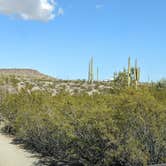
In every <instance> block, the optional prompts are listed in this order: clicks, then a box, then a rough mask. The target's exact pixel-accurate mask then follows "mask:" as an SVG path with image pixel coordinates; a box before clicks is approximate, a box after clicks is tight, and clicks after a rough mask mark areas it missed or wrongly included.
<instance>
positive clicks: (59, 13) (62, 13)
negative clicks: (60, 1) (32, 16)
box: [57, 8, 64, 16]
mask: <svg viewBox="0 0 166 166" xmlns="http://www.w3.org/2000/svg"><path fill="white" fill-rule="evenodd" d="M57 15H58V16H63V15H64V10H63V9H62V8H59V9H58V14H57Z"/></svg>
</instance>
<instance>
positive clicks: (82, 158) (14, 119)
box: [0, 70, 166, 166]
mask: <svg viewBox="0 0 166 166" xmlns="http://www.w3.org/2000/svg"><path fill="white" fill-rule="evenodd" d="M15 79H16V78H15ZM15 79H14V80H15ZM8 80H10V79H8ZM12 80H13V77H12ZM129 81H130V84H131V86H129V85H128V83H129ZM1 82H3V81H1ZM39 82H40V83H39ZM41 82H42V81H34V82H33V81H32V80H31V82H30V81H29V84H28V86H25V87H24V88H21V89H20V90H19V91H16V92H15V93H9V92H6V91H1V103H0V114H1V119H3V121H4V124H5V127H4V128H3V130H4V131H5V132H8V133H9V134H13V135H15V137H16V140H17V141H18V142H21V143H23V144H24V145H25V146H26V147H28V148H29V149H31V150H34V151H35V152H39V153H40V154H42V156H43V160H45V161H47V164H50V165H83V166H146V165H150V164H160V163H165V162H166V120H165V119H166V86H165V80H164V79H162V80H161V81H159V82H157V83H144V84H142V83H139V84H138V83H137V84H136V86H137V87H135V82H134V80H132V79H131V80H128V71H126V70H124V71H123V72H120V73H117V74H115V77H114V80H113V81H111V82H106V83H104V82H95V81H93V83H92V81H91V82H90V84H89V83H87V82H85V81H81V80H78V81H62V80H56V81H55V80H54V81H52V82H51V83H48V80H47V83H46V84H47V85H48V86H45V87H47V88H45V89H44V88H43V89H42V90H41V85H43V84H44V82H46V81H43V84H42V83H41ZM132 82H133V84H132ZM23 83H25V81H23ZM23 83H22V84H23ZM37 83H38V84H37ZM8 84H10V83H8ZM17 84H18V82H17V81H16V80H15V81H14V84H13V86H14V85H15V86H16V85H17ZM30 85H31V86H30ZM32 85H33V86H34V85H35V87H36V86H38V87H39V89H36V90H32V87H33V86H32ZM55 86H56V87H57V89H58V88H59V87H62V88H61V90H60V91H59V92H58V93H56V95H55V94H53V93H52V91H49V90H48V89H49V88H50V89H52V88H53V89H54V88H55ZM66 87H68V88H69V89H77V88H79V89H80V91H72V93H71V92H70V91H66V90H65V89H66ZM80 87H81V88H80ZM103 87H104V88H103ZM106 87H109V88H106ZM100 88H101V89H102V88H103V90H101V89H100ZM92 90H96V91H94V93H88V92H91V91H92ZM74 92H75V93H74Z"/></svg>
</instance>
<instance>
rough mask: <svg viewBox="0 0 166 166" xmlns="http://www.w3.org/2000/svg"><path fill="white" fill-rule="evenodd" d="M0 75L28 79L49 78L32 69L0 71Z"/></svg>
mask: <svg viewBox="0 0 166 166" xmlns="http://www.w3.org/2000/svg"><path fill="white" fill-rule="evenodd" d="M0 75H3V76H16V77H29V78H51V77H50V76H47V75H45V74H42V73H40V72H39V71H37V70H33V69H0Z"/></svg>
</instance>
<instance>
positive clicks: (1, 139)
mask: <svg viewBox="0 0 166 166" xmlns="http://www.w3.org/2000/svg"><path fill="white" fill-rule="evenodd" d="M11 142H12V139H11V138H10V137H8V136H5V135H2V134H1V133H0V166H35V162H37V159H36V158H34V157H33V155H32V154H30V153H28V152H26V151H25V150H23V149H21V148H20V147H19V146H17V145H14V144H12V143H11Z"/></svg>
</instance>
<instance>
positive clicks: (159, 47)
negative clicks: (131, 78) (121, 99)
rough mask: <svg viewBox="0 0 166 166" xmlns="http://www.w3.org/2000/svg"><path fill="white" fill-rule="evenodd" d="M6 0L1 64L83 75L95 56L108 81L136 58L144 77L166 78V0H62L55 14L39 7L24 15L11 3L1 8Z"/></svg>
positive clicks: (1, 15)
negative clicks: (130, 60) (42, 10)
mask: <svg viewBox="0 0 166 166" xmlns="http://www.w3.org/2000/svg"><path fill="white" fill-rule="evenodd" d="M3 1H4V0H0V50H1V51H0V67H1V68H34V69H37V70H39V71H41V72H43V73H46V74H49V75H52V76H55V77H58V78H63V79H78V78H81V79H84V78H87V73H88V61H89V59H90V57H91V56H93V57H94V62H95V68H96V67H97V66H98V67H99V70H100V78H101V79H108V78H110V77H111V76H112V75H113V73H114V72H115V71H119V70H121V69H123V68H124V67H126V66H127V58H128V56H131V58H132V60H133V64H134V59H135V58H137V59H138V62H139V65H140V67H141V73H142V75H141V78H142V80H143V81H147V80H148V76H149V77H150V79H152V80H159V79H160V78H162V77H164V76H165V77H166V65H165V63H166V10H165V7H166V1H165V0H158V1H157V0H137V1H133V0H84V1H81V0H57V1H56V5H55V8H54V9H55V10H54V11H52V10H51V12H52V13H54V14H55V16H56V17H55V18H52V17H49V16H50V15H47V17H46V16H45V15H44V16H41V15H40V13H39V14H38V13H37V14H36V13H35V12H34V11H33V12H31V13H28V14H27V15H26V17H22V16H25V15H21V16H20V17H19V15H18V13H16V10H19V9H18V8H15V9H13V7H12V5H11V7H10V5H9V4H8V7H9V9H10V8H12V9H11V10H10V12H8V13H7V12H6V11H4V10H2V7H1V6H2V5H4V3H2V2H3ZM5 1H9V2H10V0H5ZM15 1H19V0H15ZM24 1H26V0H24ZM33 1H34V0H33ZM36 1H39V0H36ZM45 1H46V0H45ZM20 2H21V1H20ZM29 2H30V1H29ZM5 5H6V4H5ZM24 9H25V8H24ZM26 11H28V12H29V9H28V10H27V9H26ZM32 13H35V15H32ZM47 14H50V13H47ZM39 15H40V16H41V17H39ZM51 16H52V15H51ZM25 18H26V19H25ZM46 19H48V20H47V21H46Z"/></svg>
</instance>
